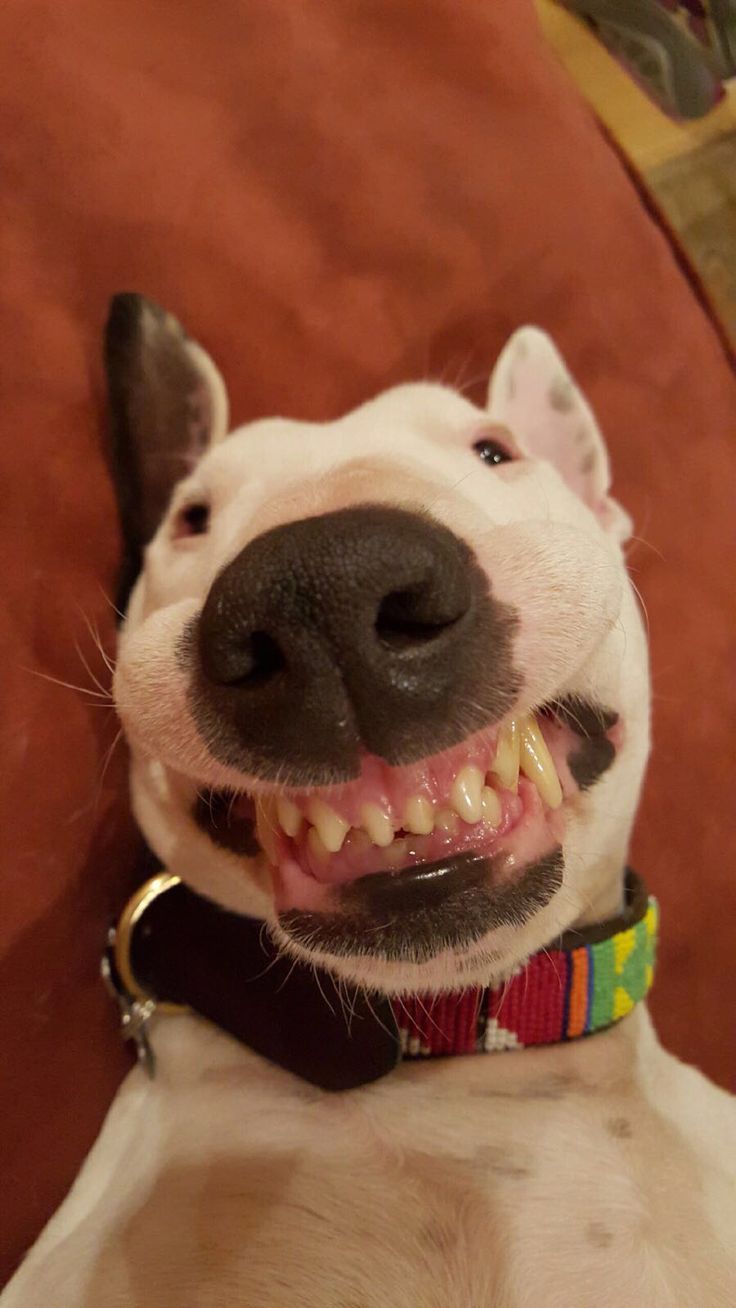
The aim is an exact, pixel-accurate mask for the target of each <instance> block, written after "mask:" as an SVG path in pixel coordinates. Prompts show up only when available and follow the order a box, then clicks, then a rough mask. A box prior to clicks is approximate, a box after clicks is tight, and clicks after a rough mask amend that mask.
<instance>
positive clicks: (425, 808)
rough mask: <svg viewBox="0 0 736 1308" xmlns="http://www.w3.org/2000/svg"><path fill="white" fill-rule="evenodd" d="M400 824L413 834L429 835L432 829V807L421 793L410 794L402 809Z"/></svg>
mask: <svg viewBox="0 0 736 1308" xmlns="http://www.w3.org/2000/svg"><path fill="white" fill-rule="evenodd" d="M402 826H404V827H405V828H406V830H407V831H411V832H413V834H414V835H415V836H429V835H431V833H432V831H433V830H434V807H433V805H432V804H430V802H429V800H428V799H425V798H424V796H423V795H412V797H411V799H409V800H407V803H406V808H405V809H404V821H403V823H402Z"/></svg>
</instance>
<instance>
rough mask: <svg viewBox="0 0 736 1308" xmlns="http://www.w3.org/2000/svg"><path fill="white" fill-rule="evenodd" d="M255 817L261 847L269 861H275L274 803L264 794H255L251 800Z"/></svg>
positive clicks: (275, 829)
mask: <svg viewBox="0 0 736 1308" xmlns="http://www.w3.org/2000/svg"><path fill="white" fill-rule="evenodd" d="M253 807H254V810H255V817H256V836H257V838H258V843H259V845H260V846H261V849H262V850H263V851H264V853H265V854H266V857H267V858H268V859H269V861H270V862H271V863H275V862H276V861H277V852H276V851H277V841H276V832H277V827H276V805H275V804H274V802H273V800H272V799H267V798H266V797H265V796H264V795H256V796H255V798H254V801H253Z"/></svg>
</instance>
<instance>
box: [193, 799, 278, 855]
mask: <svg viewBox="0 0 736 1308" xmlns="http://www.w3.org/2000/svg"><path fill="white" fill-rule="evenodd" d="M233 798H234V796H233V793H232V792H231V791H227V790H208V791H206V792H205V793H204V794H199V795H197V800H196V803H195V805H194V808H193V809H192V817H193V818H194V821H195V822H196V824H197V826H198V827H199V828H200V829H201V830H202V831H204V833H205V835H206V836H209V838H210V840H211V841H212V842H213V843H214V844H215V845H218V846H219V847H220V849H229V850H230V851H231V853H233V854H240V855H242V856H243V857H246V858H255V856H256V855H257V854H260V852H261V846H260V845H259V843H258V840H257V838H256V824H255V816H252V817H251V816H248V817H242V816H238V817H234V816H233V814H232V801H233Z"/></svg>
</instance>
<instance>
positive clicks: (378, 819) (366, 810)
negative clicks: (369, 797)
mask: <svg viewBox="0 0 736 1308" xmlns="http://www.w3.org/2000/svg"><path fill="white" fill-rule="evenodd" d="M360 820H361V822H362V823H363V826H364V828H365V830H366V831H367V832H368V835H369V836H370V838H371V840H372V841H373V844H374V845H378V847H379V849H387V848H388V846H389V845H390V844H391V841H392V840H393V838H394V829H393V827H392V825H391V818H390V817H389V815H388V813H385V812H384V810H383V809H382V808H379V807H378V804H364V805H363V807H362V809H361V810H360Z"/></svg>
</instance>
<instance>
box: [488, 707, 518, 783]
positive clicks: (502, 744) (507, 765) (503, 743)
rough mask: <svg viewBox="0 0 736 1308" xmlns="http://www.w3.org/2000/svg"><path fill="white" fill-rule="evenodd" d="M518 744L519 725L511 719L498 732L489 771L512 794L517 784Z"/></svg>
mask: <svg viewBox="0 0 736 1308" xmlns="http://www.w3.org/2000/svg"><path fill="white" fill-rule="evenodd" d="M520 744H521V742H520V738H519V724H518V722H517V721H516V719H515V718H512V719H511V721H510V722H507V724H506V726H505V727H503V728H502V730H501V731H500V732H499V735H498V746H497V748H496V757H495V758H494V760H493V762H492V764H491V768H490V770H491V772H492V773H493V774H494V776H496V777H498V779H499V781H500V782H501V785H502V786H505V788H506V790H513V791H514V793H516V789H517V787H518V784H519V752H520Z"/></svg>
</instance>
